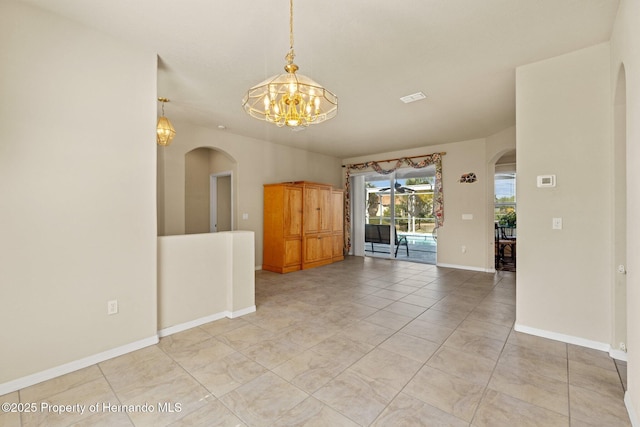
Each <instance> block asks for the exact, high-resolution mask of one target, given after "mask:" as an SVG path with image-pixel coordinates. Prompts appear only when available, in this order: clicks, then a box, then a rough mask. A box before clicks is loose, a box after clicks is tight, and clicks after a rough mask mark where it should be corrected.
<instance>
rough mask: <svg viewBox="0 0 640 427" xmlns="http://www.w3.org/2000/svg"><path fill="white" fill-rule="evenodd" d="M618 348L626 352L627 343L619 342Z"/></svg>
mask: <svg viewBox="0 0 640 427" xmlns="http://www.w3.org/2000/svg"><path fill="white" fill-rule="evenodd" d="M620 350H622V351H624V352H625V353H626V352H627V345H626V344H625V343H623V342H621V343H620Z"/></svg>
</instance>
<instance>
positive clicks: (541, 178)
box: [538, 175, 556, 188]
mask: <svg viewBox="0 0 640 427" xmlns="http://www.w3.org/2000/svg"><path fill="white" fill-rule="evenodd" d="M555 186H556V176H555V175H538V188H542V187H555Z"/></svg>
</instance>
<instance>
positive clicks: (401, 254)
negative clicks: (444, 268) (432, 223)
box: [364, 233, 436, 265]
mask: <svg viewBox="0 0 640 427" xmlns="http://www.w3.org/2000/svg"><path fill="white" fill-rule="evenodd" d="M401 235H403V236H406V238H407V242H408V245H407V246H408V247H409V255H408V256H407V248H406V247H405V246H404V245H402V246H400V248H399V249H398V256H397V257H396V258H395V259H397V260H402V261H409V262H420V263H423V264H434V265H435V263H436V241H435V240H434V239H433V237H432V236H431V235H430V234H407V233H402V234H401ZM371 245H372V244H371V243H365V245H364V250H365V255H366V256H371V257H375V258H389V245H385V244H381V243H374V244H373V251H372V246H371Z"/></svg>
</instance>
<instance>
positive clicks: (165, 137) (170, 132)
mask: <svg viewBox="0 0 640 427" xmlns="http://www.w3.org/2000/svg"><path fill="white" fill-rule="evenodd" d="M158 101H160V102H162V116H161V117H160V118H159V119H158V125H157V126H156V142H157V143H158V145H161V146H163V147H166V146H167V145H169V144H171V141H173V137H174V136H176V130H175V129H174V128H173V126H172V125H171V122H170V121H169V119H167V118H166V117H165V116H164V103H165V102H169V100H168V99H167V98H158Z"/></svg>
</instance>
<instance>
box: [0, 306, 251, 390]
mask: <svg viewBox="0 0 640 427" xmlns="http://www.w3.org/2000/svg"><path fill="white" fill-rule="evenodd" d="M255 311H256V306H255V305H253V306H250V307H247V308H243V309H241V310H237V311H223V312H221V313H216V314H212V315H210V316H205V317H201V318H200V319H196V320H192V321H190V322H185V323H181V324H179V325H175V326H170V327H168V328H164V329H162V330H160V331H158V335H154V336H152V337H149V338H145V339H143V340H140V341H136V342H133V343H130V344H126V345H123V346H120V347H116V348H113V349H111V350H107V351H103V352H102V353H98V354H94V355H93V356H89V357H85V358H83V359H79V360H75V361H73V362H69V363H65V364H64V365H60V366H56V367H55V368H51V369H47V370H44V371H41V372H36V373H35V374H32V375H28V376H26V377H22V378H18V379H15V380H13V381H9V382H6V383H3V384H0V396H2V395H4V394H8V393H12V392H14V391H16V390H20V389H23V388H25V387H29V386H32V385H34V384H38V383H41V382H43V381H47V380H50V379H52V378H56V377H59V376H61V375H65V374H68V373H70V372H74V371H77V370H79V369H83V368H86V367H88V366H91V365H95V364H97V363H100V362H104V361H105V360H109V359H113V358H114V357H118V356H122V355H123V354H127V353H131V352H132V351H136V350H140V349H141V348H144V347H148V346H150V345H154V344H157V343H158V338H159V337H166V336H168V335H172V334H175V333H178V332H182V331H186V330H187V329H191V328H195V327H196V326H200V325H204V324H205V323H209V322H213V321H215V320H219V319H222V318H223V317H228V318H231V319H234V318H236V317H240V316H244V315H245V314H249V313H254V312H255Z"/></svg>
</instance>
